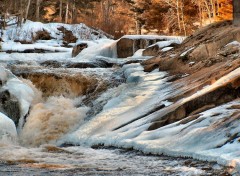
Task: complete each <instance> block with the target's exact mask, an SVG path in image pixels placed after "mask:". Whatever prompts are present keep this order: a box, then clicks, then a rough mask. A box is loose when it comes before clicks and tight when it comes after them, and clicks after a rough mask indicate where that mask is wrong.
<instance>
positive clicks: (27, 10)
mask: <svg viewBox="0 0 240 176" xmlns="http://www.w3.org/2000/svg"><path fill="white" fill-rule="evenodd" d="M30 4H31V0H28V2H27V7H26V12H25V21H26V20H27V17H28V12H29V7H30Z"/></svg>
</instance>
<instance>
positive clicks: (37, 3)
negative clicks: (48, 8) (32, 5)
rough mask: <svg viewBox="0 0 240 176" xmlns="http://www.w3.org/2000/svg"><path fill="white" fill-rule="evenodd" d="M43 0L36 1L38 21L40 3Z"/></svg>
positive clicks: (37, 18) (37, 19) (37, 17)
mask: <svg viewBox="0 0 240 176" xmlns="http://www.w3.org/2000/svg"><path fill="white" fill-rule="evenodd" d="M40 1H41V0H36V12H35V14H36V21H39V19H40V18H39V11H40V3H41V2H40Z"/></svg>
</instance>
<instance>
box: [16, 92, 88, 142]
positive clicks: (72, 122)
mask: <svg viewBox="0 0 240 176" xmlns="http://www.w3.org/2000/svg"><path fill="white" fill-rule="evenodd" d="M74 103H75V102H74V101H73V100H71V99H67V98H64V97H49V98H48V100H47V101H46V102H45V103H38V104H36V105H34V106H33V108H32V110H31V112H30V114H29V116H28V117H27V121H26V124H25V125H24V128H23V130H22V133H21V134H20V142H21V144H23V145H27V146H39V145H41V144H47V143H51V144H54V143H55V141H56V140H57V139H59V138H61V137H62V136H63V135H64V134H66V133H68V132H70V131H72V130H74V129H76V127H77V126H78V125H79V124H80V123H81V122H82V121H83V119H84V118H85V116H86V113H87V111H88V110H89V109H88V108H86V107H80V108H76V107H75V106H74Z"/></svg>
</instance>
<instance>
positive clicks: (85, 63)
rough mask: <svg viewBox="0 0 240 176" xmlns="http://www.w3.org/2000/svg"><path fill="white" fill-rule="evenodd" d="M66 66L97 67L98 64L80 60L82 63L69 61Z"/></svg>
mask: <svg viewBox="0 0 240 176" xmlns="http://www.w3.org/2000/svg"><path fill="white" fill-rule="evenodd" d="M65 67H66V68H97V65H95V64H94V63H91V62H80V63H74V62H68V63H67V64H66V65H65Z"/></svg>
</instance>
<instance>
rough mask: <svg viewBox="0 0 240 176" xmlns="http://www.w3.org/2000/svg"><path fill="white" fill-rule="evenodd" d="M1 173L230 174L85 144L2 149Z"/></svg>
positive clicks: (193, 163)
mask: <svg viewBox="0 0 240 176" xmlns="http://www.w3.org/2000/svg"><path fill="white" fill-rule="evenodd" d="M0 161H1V164H0V175H1V176H5V175H7V176H8V175H11V176H15V175H16V176H30V175H31V176H32V175H36V176H45V175H50V176H51V175H54V176H55V175H56V176H59V175H60V176H63V175H64V176H65V175H69V176H70V175H181V176H183V175H184V176H185V175H186V176H187V175H228V174H227V170H226V168H223V167H221V166H219V165H218V164H216V163H209V162H202V161H196V160H192V159H184V158H172V157H166V156H153V155H144V154H142V153H140V152H136V151H127V150H122V149H113V148H112V149H111V148H108V149H92V148H84V147H66V148H58V147H55V146H43V147H41V148H36V149H26V148H22V147H16V148H15V149H10V150H9V148H5V149H4V148H2V149H1V159H0Z"/></svg>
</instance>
